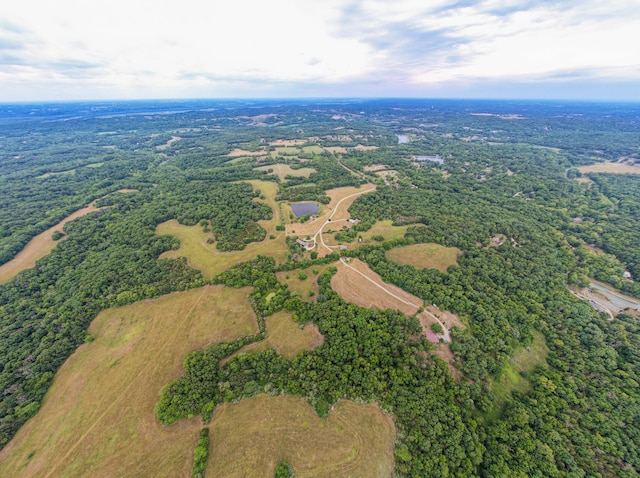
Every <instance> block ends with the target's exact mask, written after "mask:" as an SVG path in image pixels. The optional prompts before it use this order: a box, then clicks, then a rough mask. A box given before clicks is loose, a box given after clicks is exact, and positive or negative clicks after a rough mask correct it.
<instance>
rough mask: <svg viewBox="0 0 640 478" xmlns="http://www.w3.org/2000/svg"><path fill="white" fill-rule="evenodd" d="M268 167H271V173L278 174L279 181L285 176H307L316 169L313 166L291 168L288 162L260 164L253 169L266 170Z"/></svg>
mask: <svg viewBox="0 0 640 478" xmlns="http://www.w3.org/2000/svg"><path fill="white" fill-rule="evenodd" d="M269 169H272V170H273V173H274V174H277V175H278V177H279V178H280V181H284V180H285V178H286V177H287V176H294V177H296V178H297V177H303V178H308V177H309V176H310V175H311V173H315V172H316V170H315V169H313V168H300V169H293V168H292V167H291V166H289V165H288V164H271V165H268V166H260V167H259V168H254V170H255V171H268V170H269Z"/></svg>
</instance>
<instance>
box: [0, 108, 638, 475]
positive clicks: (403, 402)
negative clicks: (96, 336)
mask: <svg viewBox="0 0 640 478" xmlns="http://www.w3.org/2000/svg"><path fill="white" fill-rule="evenodd" d="M167 111H168V112H170V113H169V114H167ZM266 113H269V114H268V115H267V114H266ZM258 117H259V119H256V118H258ZM639 122H640V108H638V106H637V105H618V104H611V105H609V104H597V105H595V104H580V103H575V104H551V103H534V102H491V101H444V100H440V101H427V100H421V101H415V100H412V101H409V100H377V101H353V102H348V101H344V102H339V103H338V102H331V101H324V102H322V101H318V102H312V103H309V102H302V101H299V102H295V101H291V102H280V103H269V102H240V101H238V102H203V101H193V102H175V103H173V102H166V103H159V104H156V103H143V102H140V103H122V104H119V103H114V104H109V103H104V104H86V105H85V104H76V105H66V106H61V105H57V106H56V107H54V106H53V105H48V106H47V105H43V106H37V105H17V106H12V107H9V106H7V105H3V106H1V107H0V123H1V124H2V129H1V130H0V185H1V186H2V187H1V188H0V196H1V198H0V202H1V203H2V204H3V206H2V207H0V264H2V263H6V262H8V261H10V260H11V259H12V258H13V257H14V256H15V255H16V254H17V253H18V252H19V251H20V250H21V249H22V248H23V247H24V245H25V244H26V243H27V242H28V241H29V240H30V239H31V238H32V237H34V236H35V235H37V234H38V233H40V232H42V231H44V230H46V229H47V228H49V227H51V226H52V225H54V224H56V223H58V222H59V221H60V220H61V219H63V218H64V217H66V216H67V215H69V214H70V213H72V212H74V211H76V210H78V209H80V208H81V207H83V206H86V205H87V204H88V203H90V202H91V201H93V200H95V199H99V198H102V199H100V200H99V201H98V203H97V206H101V207H102V208H101V209H100V210H99V211H97V212H94V213H92V214H90V215H88V216H85V217H82V218H80V219H77V220H75V221H72V222H70V223H68V224H67V225H66V226H65V233H66V239H65V240H64V241H60V242H59V243H58V245H57V247H56V248H55V249H54V250H53V251H52V252H51V253H50V254H49V255H48V256H46V257H45V258H43V259H41V260H40V261H39V262H38V263H37V265H36V267H35V268H33V269H30V270H26V271H24V272H22V273H20V274H19V275H18V276H17V277H16V278H15V279H13V280H12V281H11V282H9V283H7V284H5V285H0V355H1V356H2V357H3V360H2V362H0V390H2V395H1V396H0V446H4V445H5V444H6V443H8V442H9V440H10V439H11V437H12V436H13V435H14V434H15V433H16V431H17V430H18V428H19V427H20V426H21V425H22V424H23V423H24V422H25V421H26V420H28V419H29V418H31V417H32V416H34V415H35V414H36V413H37V411H38V409H39V406H40V403H41V400H42V398H43V396H44V394H45V393H46V391H47V390H48V388H49V386H50V385H51V382H52V380H53V377H54V374H55V372H56V371H57V370H58V368H59V367H60V366H61V365H62V363H63V362H64V361H65V360H66V358H67V357H68V356H69V355H70V354H71V353H72V352H73V351H74V350H75V349H76V348H77V347H78V346H79V345H80V344H82V343H83V342H85V341H90V340H92V337H91V336H89V335H88V334H87V332H86V330H87V327H88V325H89V324H90V323H91V321H92V320H93V318H95V316H96V315H97V314H98V312H99V311H101V310H103V309H105V308H108V307H113V306H116V305H123V304H129V303H132V302H135V301H138V300H141V299H145V298H150V297H157V296H159V295H162V294H166V293H169V292H173V291H177V290H184V289H187V288H194V287H199V286H202V285H204V284H206V283H209V282H212V283H215V284H224V285H226V286H228V287H243V286H251V287H253V292H252V293H251V296H250V301H251V304H252V307H253V309H254V311H255V313H256V316H257V317H258V324H259V326H260V332H259V333H258V334H257V335H253V336H247V337H244V338H242V339H240V340H237V341H234V342H229V343H221V344H216V345H213V346H211V347H209V348H207V349H205V350H201V351H195V352H193V353H191V354H189V355H188V356H187V357H186V358H185V361H184V363H185V374H184V375H183V376H181V377H180V378H178V379H177V380H176V381H175V382H173V383H171V384H168V386H167V387H165V388H164V389H163V391H162V396H161V398H160V400H159V402H158V404H157V406H156V413H157V415H158V418H159V420H160V421H161V422H162V423H165V424H168V423H171V422H174V421H176V420H179V419H182V418H186V417H192V416H196V415H202V416H203V418H204V419H205V421H206V420H208V419H209V418H210V416H211V414H212V412H213V410H214V409H215V407H216V406H218V405H219V404H221V403H224V402H235V401H238V400H241V399H242V398H245V397H251V396H255V395H256V394H258V393H269V394H287V395H296V396H302V397H305V398H306V399H307V400H308V401H309V403H310V404H311V405H312V406H313V407H314V409H315V410H316V412H317V413H318V414H319V415H321V416H325V415H326V414H327V413H328V412H329V410H330V408H331V407H332V406H333V404H335V403H336V401H337V400H340V399H351V400H356V401H361V402H372V401H376V402H378V403H379V404H380V405H381V407H382V408H383V409H385V410H387V411H389V412H390V413H391V414H392V416H393V417H394V421H395V423H396V426H397V429H398V440H397V443H396V447H395V466H396V474H397V476H458V477H468V476H482V477H495V476H509V477H536V476H539V477H542V476H554V477H587V476H623V477H631V476H637V475H638V473H639V472H640V387H638V383H640V376H639V375H640V326H639V324H638V314H637V313H636V312H635V311H632V310H630V311H626V312H623V313H619V314H618V315H617V316H616V317H615V319H614V320H607V319H608V317H607V315H606V314H604V313H601V312H598V311H597V310H596V309H594V308H593V307H592V306H591V305H590V304H589V303H587V302H586V301H581V300H578V299H576V298H575V297H574V296H573V295H572V294H571V292H570V290H569V287H568V286H571V287H574V288H575V287H583V286H585V285H588V283H589V281H590V280H592V279H597V280H600V281H603V282H606V283H608V284H610V285H611V286H613V287H615V288H616V289H618V290H620V291H623V292H625V293H626V294H629V295H631V296H635V297H640V285H639V282H637V281H638V280H640V279H639V278H640V232H639V231H640V175H620V174H610V173H582V172H580V170H578V169H577V168H578V167H579V166H581V165H585V164H593V163H602V162H605V161H607V162H618V161H621V162H625V163H627V164H629V163H632V162H634V161H635V162H637V161H638V158H639V155H640V129H639V128H638V124H640V123H639ZM397 135H404V136H406V137H407V142H406V143H399V141H398V137H397ZM173 138H179V140H174V141H172V142H170V141H171V140H172V139H173ZM280 139H287V140H294V139H297V140H301V141H302V142H303V144H308V145H316V146H320V147H322V148H329V149H323V150H322V152H320V151H315V152H308V153H304V154H302V153H301V154H299V155H297V156H295V157H293V156H286V155H276V154H274V155H270V154H269V153H270V152H271V151H273V150H274V148H273V147H272V146H270V142H273V141H275V140H280ZM358 145H360V147H357V146H358ZM363 146H366V147H363ZM331 147H339V148H344V149H342V150H340V151H341V152H331V151H332V150H331V149H330V148H331ZM373 147H375V148H373ZM234 149H242V150H245V151H250V152H255V151H264V152H265V157H263V158H260V160H257V159H256V158H254V157H250V156H248V157H246V158H239V159H238V160H231V158H230V157H229V156H227V154H228V153H230V152H231V151H233V150H234ZM334 151H338V150H334ZM436 155H437V156H438V157H440V158H442V159H443V161H444V162H443V164H438V163H432V162H429V161H426V162H424V161H420V162H418V161H415V157H416V156H436ZM258 161H259V164H258ZM278 162H281V163H286V164H289V165H290V166H291V167H292V168H294V169H296V168H300V167H310V168H313V169H315V171H316V172H315V173H312V174H311V175H310V176H309V177H308V178H302V177H292V176H289V177H287V178H286V179H285V180H284V181H281V180H280V179H278V177H277V176H275V175H272V174H268V173H265V172H263V171H257V170H254V169H253V168H254V167H255V166H257V165H261V166H262V165H270V164H275V163H278ZM374 165H382V166H383V167H384V168H385V169H387V170H393V171H394V172H395V173H394V175H393V176H391V177H382V176H381V175H378V174H375V173H374V172H373V171H372V168H367V167H368V166H369V167H370V166H374ZM587 175H588V177H586V176H587ZM246 179H263V180H271V181H274V182H277V183H278V187H279V190H278V197H277V199H278V200H281V201H302V200H314V201H318V202H321V203H325V204H326V203H328V197H327V196H326V194H325V191H326V190H327V189H330V188H335V187H341V186H357V185H360V184H362V183H363V182H365V181H370V182H374V183H375V184H376V186H377V189H376V191H375V192H373V193H370V194H366V195H362V196H360V197H358V199H357V200H356V201H355V202H354V204H353V206H352V207H351V209H350V212H351V214H352V216H353V217H358V218H359V219H360V220H361V223H360V224H359V225H358V226H356V227H354V229H353V231H354V233H353V234H352V235H354V234H357V233H360V232H362V231H365V230H367V229H368V228H370V227H371V226H372V225H373V224H375V223H376V222H377V221H382V220H391V221H392V222H393V223H394V224H396V225H407V226H408V228H407V231H406V234H404V237H402V238H399V239H394V240H385V238H381V240H380V241H377V242H376V243H375V244H373V245H364V246H362V247H360V248H357V249H355V248H351V249H350V250H348V251H346V252H343V255H347V256H351V257H357V258H359V259H361V260H363V261H365V262H366V263H367V264H368V265H369V266H370V267H371V268H372V269H373V270H374V271H375V272H377V273H378V274H380V276H381V277H382V278H383V280H384V281H386V282H388V283H392V284H395V285H397V286H399V287H401V288H402V289H404V290H406V291H407V292H410V293H412V294H414V295H415V296H417V297H419V298H420V299H422V300H424V301H425V303H426V304H435V305H437V306H438V307H440V308H441V309H442V310H447V311H450V312H453V313H456V314H458V315H459V317H460V318H461V319H462V321H463V322H464V324H465V326H466V327H465V328H464V330H463V329H460V328H457V327H454V328H453V330H452V331H451V333H452V342H451V345H450V348H451V351H452V352H453V354H454V357H455V366H456V368H457V370H458V371H459V373H460V376H459V377H457V378H454V377H453V376H452V375H451V374H450V372H449V369H448V368H447V366H446V364H445V363H444V362H443V361H442V360H441V359H440V358H438V357H437V356H436V355H434V354H433V345H431V344H430V343H429V342H427V341H426V339H424V338H422V339H419V340H416V338H415V337H416V335H417V334H418V332H419V331H420V327H419V324H418V320H417V319H416V318H415V317H407V316H405V315H404V314H402V313H400V312H398V311H392V310H387V311H378V310H372V309H366V308H361V307H358V306H356V305H353V304H348V303H346V302H345V301H344V300H343V299H342V298H341V297H340V296H339V295H338V294H337V293H336V292H334V291H333V290H332V289H331V276H332V270H331V269H329V270H328V271H326V272H324V273H322V274H321V275H320V276H319V277H318V286H319V292H318V294H317V297H316V298H317V301H313V302H310V301H304V300H302V298H301V297H299V296H298V295H297V294H295V293H292V292H291V291H290V290H289V289H288V288H287V287H286V286H285V285H283V284H281V283H280V282H278V279H277V277H276V273H277V272H279V271H293V270H296V269H298V268H305V267H309V266H311V265H313V264H318V265H320V264H327V263H330V262H333V261H335V260H336V259H337V254H334V255H332V256H331V257H330V258H328V259H322V258H320V259H315V258H314V259H311V260H310V259H308V258H306V259H303V258H302V257H303V255H302V254H290V255H289V258H288V261H287V262H285V263H284V264H276V263H275V261H274V260H273V259H271V258H267V257H256V258H254V259H252V260H250V261H248V262H244V263H242V264H239V265H236V266H233V267H232V268H230V269H229V270H227V271H225V272H223V273H221V274H219V275H218V276H216V277H215V278H214V279H213V280H212V281H206V280H205V279H203V278H202V276H201V274H200V273H199V272H198V271H195V270H194V269H192V268H190V267H189V266H188V265H187V262H186V260H184V259H176V260H169V259H159V256H160V254H162V253H163V252H165V251H167V250H170V249H177V248H178V247H179V242H178V240H177V239H176V238H174V237H171V236H159V235H156V233H155V231H156V226H157V225H158V224H160V223H162V222H165V221H167V220H170V219H176V220H177V221H178V222H179V223H181V224H184V225H195V224H198V223H201V221H204V224H210V225H211V229H212V232H213V235H214V237H215V242H216V247H217V249H218V250H220V251H231V250H240V249H243V248H244V247H245V246H246V245H247V244H248V243H250V242H254V241H260V240H262V239H264V238H265V230H264V229H263V228H262V227H260V225H259V224H258V222H257V221H259V220H263V219H270V218H272V214H274V211H272V210H271V208H269V207H267V206H266V205H265V204H263V203H261V202H258V201H255V199H256V198H257V197H258V196H259V193H256V192H254V191H253V190H252V188H251V186H250V185H249V184H247V183H241V182H238V181H240V180H246ZM578 179H581V180H578ZM122 188H128V189H134V190H135V191H136V192H134V193H129V194H111V195H108V194H109V193H112V192H114V191H117V190H119V189H122ZM345 236H346V234H345ZM495 237H503V238H504V239H505V240H504V241H501V242H500V244H494V243H492V238H495ZM349 239H350V240H353V239H354V237H351V238H349ZM416 243H437V244H441V245H444V246H455V247H457V248H459V249H460V250H461V251H462V255H461V257H459V259H458V263H457V265H453V266H450V267H449V269H448V270H447V272H446V273H442V272H439V271H437V270H435V269H421V270H420V269H416V268H414V267H413V266H410V265H401V264H399V263H397V262H394V261H392V260H390V259H388V258H387V257H386V255H385V252H386V251H388V250H389V249H391V248H394V247H399V246H402V245H408V244H416ZM625 272H627V277H625V275H624V274H625ZM634 280H635V281H634ZM283 309H284V310H288V311H290V312H292V314H293V317H294V320H296V321H298V322H299V323H300V324H306V323H313V324H315V325H316V326H317V327H318V329H319V330H320V332H321V333H322V334H323V336H324V343H323V344H322V345H321V346H319V347H318V348H316V349H315V350H313V351H307V352H303V353H301V354H299V355H298V356H296V357H295V358H294V359H292V360H289V359H286V358H284V357H282V356H280V355H278V354H277V353H276V352H275V350H273V349H268V350H266V351H262V352H259V353H247V354H240V355H238V356H235V357H234V358H233V359H231V360H229V361H227V362H226V363H225V364H224V365H223V366H220V361H221V360H222V359H225V358H227V357H229V356H230V355H232V354H233V353H234V352H236V351H237V350H239V349H240V348H241V347H243V346H244V345H246V344H248V343H251V342H255V341H260V340H263V339H264V338H265V325H264V319H265V317H267V316H269V315H271V314H273V313H275V312H277V311H279V310H283ZM540 334H541V335H542V337H543V338H544V342H545V343H546V346H547V347H548V349H549V353H548V356H547V357H546V360H543V361H542V362H541V363H540V364H539V365H538V366H537V367H535V368H534V369H533V370H530V371H528V372H523V373H522V377H521V379H522V380H524V381H525V382H526V383H527V384H528V387H527V390H526V391H512V392H510V393H509V394H508V397H507V399H506V401H504V402H503V401H498V400H497V398H496V389H495V387H494V384H495V383H496V382H497V381H498V380H499V379H501V378H502V377H504V376H505V374H507V373H508V370H507V369H508V364H509V360H510V359H511V358H512V357H513V356H514V354H515V353H517V351H519V350H522V349H523V348H524V349H526V348H527V347H529V346H530V345H531V344H532V342H533V340H534V337H535V336H536V335H540ZM204 430H208V429H206V428H205V429H204ZM208 433H215V431H214V430H209V431H203V433H202V436H201V442H202V443H208V436H209V435H208ZM202 443H200V444H199V445H198V447H199V448H197V449H196V461H197V467H195V466H194V476H195V475H196V474H197V476H200V475H199V473H201V472H202V470H204V463H205V462H206V459H207V457H206V453H205V452H204V449H203V448H206V445H203V444H202ZM286 468H287V467H286V464H285V466H284V467H283V470H282V473H284V472H285V471H286Z"/></svg>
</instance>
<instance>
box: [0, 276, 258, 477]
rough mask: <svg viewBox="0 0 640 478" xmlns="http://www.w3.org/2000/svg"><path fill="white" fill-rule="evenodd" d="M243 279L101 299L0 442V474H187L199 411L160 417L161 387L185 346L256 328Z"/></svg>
mask: <svg viewBox="0 0 640 478" xmlns="http://www.w3.org/2000/svg"><path fill="white" fill-rule="evenodd" d="M250 290H251V289H249V288H243V289H231V288H225V287H223V286H215V287H213V286H207V287H203V288H199V289H194V290H190V291H186V292H178V293H174V294H171V295H167V296H163V297H160V298H158V299H154V300H146V301H141V302H137V303H135V304H132V305H128V306H124V307H118V308H114V309H108V310H105V311H103V312H102V313H100V314H99V315H98V317H97V318H96V319H95V320H94V321H93V323H92V324H91V327H90V328H89V333H90V334H91V335H92V336H94V337H95V340H94V341H93V342H90V343H87V344H84V345H82V346H81V347H80V348H78V350H77V351H76V352H75V353H74V354H73V355H72V356H71V357H70V358H69V359H68V360H67V361H66V362H65V364H64V365H63V366H62V367H61V369H60V370H59V371H58V373H57V375H56V377H55V380H54V382H53V385H52V387H51V388H50V390H49V392H48V393H47V395H46V397H45V400H44V402H43V405H42V408H41V409H40V411H39V412H38V414H37V415H36V416H35V417H34V418H32V419H31V420H29V421H28V422H27V423H26V424H25V425H24V426H23V427H22V428H21V429H20V431H19V432H18V434H17V435H16V436H15V437H14V439H13V440H12V441H11V442H10V443H9V444H8V445H7V446H6V447H5V448H4V449H3V450H2V452H0V476H3V477H4V476H6V477H12V478H15V477H31V476H34V477H39V478H42V477H56V478H57V477H84V476H93V477H114V476H167V477H174V476H190V475H191V467H192V464H193V449H194V447H195V444H196V442H197V439H198V433H199V430H200V428H201V427H202V423H201V420H200V418H194V419H191V420H183V421H180V422H177V423H174V424H173V425H170V426H167V427H165V426H163V425H161V424H160V423H159V422H158V421H157V419H156V416H155V414H154V411H153V409H154V406H155V404H156V402H157V401H158V399H159V393H160V390H161V388H162V387H163V386H164V385H166V384H167V383H169V382H171V381H172V380H174V379H176V378H177V377H178V376H180V375H181V374H182V373H183V371H184V370H183V367H182V360H183V358H184V357H185V355H186V354H187V353H189V352H190V351H192V350H196V349H200V348H203V347H205V346H207V345H209V344H211V343H214V342H221V341H228V340H233V339H235V338H238V337H242V336H245V335H250V334H255V333H256V332H257V331H258V326H257V323H256V321H255V317H254V314H253V311H252V310H251V307H250V305H249V303H248V300H247V295H248V294H249V293H250Z"/></svg>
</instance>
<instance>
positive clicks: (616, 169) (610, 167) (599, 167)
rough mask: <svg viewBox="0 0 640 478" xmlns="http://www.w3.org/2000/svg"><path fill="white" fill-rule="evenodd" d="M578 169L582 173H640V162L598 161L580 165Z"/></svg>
mask: <svg viewBox="0 0 640 478" xmlns="http://www.w3.org/2000/svg"><path fill="white" fill-rule="evenodd" d="M578 171H580V172H582V173H611V174H640V164H626V163H598V164H592V165H590V166H580V167H579V168H578Z"/></svg>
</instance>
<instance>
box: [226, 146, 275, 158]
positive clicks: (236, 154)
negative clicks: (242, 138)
mask: <svg viewBox="0 0 640 478" xmlns="http://www.w3.org/2000/svg"><path fill="white" fill-rule="evenodd" d="M266 154H267V152H266V151H264V150H261V151H246V150H244V149H240V148H236V149H234V150H233V151H231V152H230V153H229V154H227V156H228V157H230V158H238V157H240V156H265V155H266Z"/></svg>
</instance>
